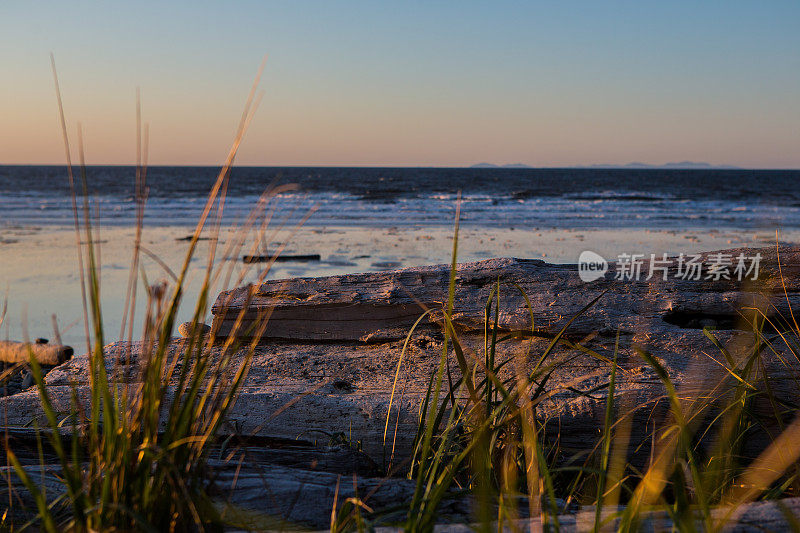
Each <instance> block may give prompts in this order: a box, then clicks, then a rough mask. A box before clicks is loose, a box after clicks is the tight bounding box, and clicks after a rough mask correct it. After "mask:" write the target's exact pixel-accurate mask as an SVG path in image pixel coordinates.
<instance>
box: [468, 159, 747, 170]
mask: <svg viewBox="0 0 800 533" xmlns="http://www.w3.org/2000/svg"><path fill="white" fill-rule="evenodd" d="M469 168H536V167H533V166H531V165H525V164H523V163H512V164H507V165H496V164H494V163H478V164H476V165H472V166H470V167H469ZM565 168H636V169H638V168H653V169H701V170H702V169H721V170H737V169H740V168H741V167H736V166H733V165H712V164H711V163H705V162H696V161H680V162H670V163H664V164H663V165H652V164H650V163H641V162H639V161H633V162H631V163H625V164H614V163H598V164H594V165H571V166H568V167H565Z"/></svg>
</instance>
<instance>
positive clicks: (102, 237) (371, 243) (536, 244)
mask: <svg viewBox="0 0 800 533" xmlns="http://www.w3.org/2000/svg"><path fill="white" fill-rule="evenodd" d="M192 231H193V228H188V227H174V226H172V227H146V228H145V230H144V235H143V245H144V246H145V247H146V248H147V249H148V250H149V251H150V252H152V253H153V254H155V255H156V256H158V258H159V259H160V260H161V261H163V262H164V263H165V264H166V265H167V266H169V268H171V269H172V270H173V271H179V270H180V268H181V265H182V263H183V259H184V257H185V255H186V251H187V250H188V247H189V243H188V242H187V241H185V240H180V239H182V238H184V237H186V236H188V235H190V234H191V233H192ZM134 234H135V232H134V229H133V228H130V227H127V228H120V227H102V228H98V231H97V232H96V234H95V236H94V237H95V240H96V241H97V244H98V245H99V247H98V250H99V254H100V264H101V295H102V305H103V319H104V324H105V335H106V338H105V342H112V341H115V340H118V338H119V335H120V323H121V320H122V315H123V306H124V299H125V292H126V287H127V283H128V276H129V271H130V264H131V256H132V251H133V241H134ZM268 234H269V232H268ZM236 235H237V231H236V230H234V229H233V228H223V229H222V232H221V234H220V246H219V247H218V256H217V258H216V261H215V264H217V265H219V264H220V263H221V262H222V261H223V258H222V257H221V255H222V252H223V250H224V249H225V247H226V245H227V244H228V243H230V242H231V240H233V239H234V238H235V237H236ZM255 239H256V236H255V235H252V234H251V235H250V236H249V237H248V239H247V244H246V246H245V247H244V248H243V249H242V251H241V252H239V253H238V254H236V257H235V258H234V260H235V264H236V266H235V269H234V278H233V279H236V276H237V275H238V274H239V273H240V272H244V277H243V279H244V282H250V281H255V280H257V279H258V277H259V276H260V275H261V274H262V273H263V269H264V266H265V265H264V264H259V263H255V264H251V265H244V264H242V262H241V255H242V254H247V253H251V251H253V248H252V245H253V243H254V242H255ZM780 239H781V241H782V242H800V231H792V232H786V233H781V235H780ZM268 240H269V241H270V243H269V247H268V251H269V252H273V251H274V250H275V249H277V246H278V245H279V244H280V243H284V242H286V243H287V245H286V248H285V250H284V252H283V253H284V254H319V255H320V260H319V261H309V262H291V261H290V262H283V263H276V264H275V265H274V266H273V267H272V269H271V271H270V272H269V273H268V274H267V279H279V278H289V277H298V276H324V275H333V274H345V273H353V272H368V271H377V270H388V269H394V268H401V267H406V266H417V265H424V264H435V263H446V262H449V261H450V256H451V252H452V228H448V227H431V228H415V227H397V228H391V227H389V228H364V227H331V226H327V227H321V226H306V227H303V228H300V229H298V230H297V231H296V232H295V231H294V229H292V230H290V231H281V232H278V233H277V234H275V235H269V239H268ZM208 244H209V241H201V242H200V243H199V245H200V246H199V248H198V251H197V253H196V255H195V258H194V259H193V261H192V262H191V264H190V267H189V271H188V272H189V281H188V284H187V289H186V296H185V298H184V302H185V304H184V305H183V307H182V309H181V312H180V315H179V320H181V321H183V320H188V319H189V318H190V317H191V315H192V312H193V306H194V303H195V299H196V296H197V292H198V290H199V287H200V284H201V283H202V279H203V275H204V272H205V268H206V266H207V262H208V260H207V251H208ZM774 244H775V233H774V230H773V231H770V230H764V231H758V232H752V231H750V232H731V231H714V230H711V231H708V230H704V231H692V230H685V231H673V230H669V231H666V230H665V231H651V230H644V229H642V230H630V229H615V230H583V229H581V230H570V229H551V228H514V229H512V228H506V229H496V228H490V229H483V228H477V227H462V229H461V232H460V238H459V261H462V262H463V261H475V260H480V259H486V258H489V257H520V258H536V259H544V260H546V261H549V262H554V263H574V262H576V261H577V258H578V255H579V254H580V253H581V252H582V251H584V250H592V251H594V252H597V253H599V254H600V255H602V256H604V257H606V258H607V259H615V258H616V257H617V256H618V255H619V254H622V253H643V254H650V253H656V254H659V255H660V254H662V253H668V254H673V253H679V252H684V253H693V252H698V251H704V250H717V249H724V248H734V247H740V246H770V245H774ZM255 251H256V253H259V254H260V253H264V250H263V248H262V249H255ZM142 266H143V271H144V272H145V274H146V276H147V279H148V280H149V281H150V282H151V283H152V282H155V281H157V280H160V279H166V280H169V276H168V274H166V273H165V271H164V269H163V268H162V267H161V266H160V265H159V264H158V263H157V262H156V261H154V260H153V259H151V258H150V257H147V256H143V257H142ZM139 279H140V282H139V291H138V297H137V298H138V301H139V302H140V304H141V303H142V302H144V301H145V293H144V290H143V288H142V283H141V276H140V278H139ZM0 282H1V283H2V286H0V291H2V293H4V294H5V295H7V301H8V312H7V315H6V317H5V321H4V322H3V324H2V327H1V328H0V338H3V339H12V340H24V339H26V338H30V339H33V338H36V337H48V338H51V339H53V338H56V335H55V332H54V328H53V321H52V318H51V317H52V315H53V314H55V315H56V317H57V322H58V328H59V334H60V336H61V339H62V341H63V342H65V343H67V344H72V345H73V346H75V348H76V351H78V352H80V351H82V350H83V349H84V348H85V346H86V344H85V343H86V341H85V335H84V326H83V308H82V304H81V291H80V278H79V275H78V266H77V252H76V239H75V234H74V230H72V229H70V228H63V227H49V226H42V227H16V228H2V229H0ZM224 288H226V287H223V284H222V283H217V285H216V286H215V287H214V288H213V290H212V294H213V295H216V294H217V293H218V292H219V291H220V290H222V289H224ZM141 316H142V309H141V306H140V309H139V310H138V311H137V317H141ZM140 327H141V326H140V322H139V321H138V320H137V322H136V324H135V328H134V338H136V337H138V336H139V334H140Z"/></svg>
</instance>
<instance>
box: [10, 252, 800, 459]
mask: <svg viewBox="0 0 800 533" xmlns="http://www.w3.org/2000/svg"><path fill="white" fill-rule="evenodd" d="M739 252H741V250H732V251H727V252H726V253H727V254H729V255H736V254H738V253H739ZM743 252H744V253H747V254H748V255H754V254H755V253H756V252H758V253H760V254H761V256H762V260H761V264H760V272H759V279H758V280H757V281H756V282H741V283H739V282H737V281H736V280H724V279H723V280H718V281H713V280H706V279H702V280H700V281H693V280H682V279H677V278H676V277H675V276H674V272H675V269H676V268H677V266H676V264H674V263H673V264H672V265H671V266H670V272H669V273H670V276H668V279H667V280H663V279H661V277H660V276H656V277H653V278H652V279H650V280H644V279H642V280H639V281H632V280H617V279H614V276H613V272H614V270H615V265H614V264H613V263H612V264H611V265H610V268H609V273H608V274H607V275H606V276H605V277H604V278H601V279H599V280H597V281H594V282H591V283H585V282H583V281H581V280H580V278H579V276H578V272H577V268H576V266H575V265H555V264H548V263H545V262H542V261H538V260H517V259H492V260H487V261H481V262H476V263H465V264H461V265H459V267H458V274H457V278H456V293H455V302H456V305H455V315H454V321H455V323H456V325H457V327H458V328H459V340H460V342H461V343H462V344H463V345H464V346H465V348H466V350H467V353H468V354H472V356H473V357H474V356H476V355H477V354H480V353H481V350H482V349H483V348H482V347H483V337H482V335H483V327H484V313H485V305H486V300H487V298H488V296H489V294H490V293H491V291H492V289H493V286H494V285H495V284H496V283H497V281H498V280H500V283H501V297H500V309H501V313H500V316H499V326H500V327H501V328H503V329H506V330H509V331H511V330H514V331H520V332H524V334H521V335H520V338H518V339H515V340H510V341H507V342H504V343H503V344H501V345H500V346H499V348H498V353H497V362H498V363H501V362H503V361H504V360H505V359H512V360H513V364H510V365H506V366H505V367H504V369H506V370H507V371H508V372H515V370H514V369H515V367H523V366H525V365H529V364H530V360H532V359H535V355H536V354H537V353H541V352H543V351H544V349H545V348H546V346H547V345H548V344H549V343H550V340H551V338H552V337H553V335H554V334H555V333H557V332H558V331H559V330H560V329H561V328H562V327H563V326H565V325H566V324H567V323H568V322H569V321H570V320H573V321H572V322H571V324H570V325H569V328H568V329H567V332H568V334H567V337H568V339H569V340H571V342H575V343H577V342H580V344H581V345H582V346H583V347H585V348H587V349H590V350H592V351H593V352H594V353H596V354H599V355H600V356H602V358H601V359H598V358H597V357H594V356H591V355H589V354H587V353H584V352H581V351H576V350H575V349H574V348H572V347H570V346H568V345H566V344H560V345H558V346H557V347H556V349H555V350H554V351H553V353H552V354H551V358H552V360H553V361H558V364H557V365H556V366H555V369H554V372H553V374H552V376H551V377H550V379H549V380H548V389H549V390H550V393H551V394H550V396H549V399H548V400H547V401H546V402H543V403H542V404H540V406H539V411H538V412H539V414H540V416H542V417H543V419H547V420H548V421H549V423H548V426H547V427H548V428H552V431H553V432H554V434H557V436H558V438H559V439H560V443H561V445H562V446H564V447H567V448H570V447H574V448H577V449H580V448H583V447H585V446H586V443H587V442H594V440H595V439H596V437H597V434H598V432H599V428H600V427H601V425H602V420H603V413H604V408H605V401H606V393H605V389H604V385H605V384H607V382H608V378H609V375H610V370H611V365H610V364H609V361H610V360H611V359H612V358H613V350H614V344H615V338H616V334H617V332H618V331H619V334H620V344H619V345H620V352H619V354H618V363H619V367H620V372H619V376H618V380H617V392H618V395H619V398H618V405H619V406H620V407H619V411H620V415H625V414H627V413H628V411H631V412H633V411H635V412H636V413H637V416H639V417H640V418H639V420H638V422H637V423H636V424H634V425H633V427H632V435H631V444H632V446H636V445H638V444H639V443H640V442H642V441H646V440H647V439H648V436H649V435H650V432H651V431H652V429H653V427H654V426H657V425H659V424H661V423H662V422H664V418H663V414H664V413H663V409H662V408H663V407H664V405H665V402H664V394H665V390H664V387H663V385H662V383H661V382H660V380H659V378H658V376H657V374H656V372H655V371H654V370H653V368H652V367H651V366H650V365H648V364H647V363H646V362H645V361H644V359H642V358H641V357H640V356H639V355H638V353H637V351H636V349H635V348H639V349H643V350H647V351H649V352H650V353H652V354H653V356H654V357H655V358H656V359H657V360H658V361H659V362H660V364H661V365H662V366H663V367H664V369H665V370H666V371H667V373H668V374H669V375H670V377H671V379H672V380H673V382H674V383H675V384H676V387H677V388H678V390H679V392H680V394H681V396H682V398H684V399H685V401H687V402H691V401H692V400H693V399H696V398H699V397H703V396H704V395H705V394H706V393H707V392H708V391H709V390H712V389H715V390H717V391H719V390H720V387H721V386H732V384H731V382H732V380H733V378H731V376H730V374H729V372H728V369H726V366H727V365H728V363H727V362H726V361H725V359H724V358H723V357H722V356H721V352H720V349H719V348H718V347H716V346H715V345H714V343H713V342H712V341H711V339H710V338H709V337H708V336H707V334H706V332H704V331H703V329H702V327H703V326H707V325H709V326H715V327H716V330H715V331H714V332H713V334H714V335H715V337H716V338H717V339H718V340H719V342H720V343H721V344H722V345H724V346H727V347H728V349H729V351H730V352H731V353H732V354H733V356H734V357H737V358H739V359H741V358H742V357H744V356H745V354H746V353H748V352H747V349H748V347H749V346H750V345H752V343H753V339H754V335H753V333H752V331H749V330H751V327H750V326H749V325H748V324H747V321H748V320H751V319H752V318H753V316H754V313H755V311H753V309H755V308H761V309H762V310H763V312H764V313H765V314H766V315H767V316H769V317H770V318H771V320H772V321H773V322H774V324H773V326H774V327H773V326H769V327H768V328H766V329H767V330H769V329H770V328H772V329H773V331H774V330H775V329H776V328H777V329H780V328H781V327H783V325H786V324H785V322H786V321H787V320H788V322H789V325H791V313H790V309H791V307H796V308H797V309H800V306H798V303H800V275H799V273H800V249H797V248H788V247H787V248H782V249H780V268H779V267H778V263H777V255H776V250H775V249H761V250H758V251H756V250H744V251H743ZM714 254H716V252H715V253H708V254H704V259H706V260H707V261H710V259H708V258H709V257H711V256H713V255H714ZM643 271H644V272H646V271H647V264H646V263H645V266H644V267H643ZM781 273H782V276H781ZM704 274H705V273H704ZM448 278H449V267H448V266H447V265H438V266H432V267H420V268H409V269H404V270H398V271H394V272H381V273H370V274H356V275H347V276H332V277H325V278H307V279H293V280H280V281H270V282H267V283H265V284H263V285H261V286H259V287H255V288H252V289H248V288H241V289H235V290H233V291H229V292H223V293H221V294H220V295H219V297H218V299H217V302H216V304H215V305H214V308H213V309H214V313H215V315H214V325H213V326H212V331H216V335H217V338H218V339H219V338H220V337H222V336H224V335H232V334H234V333H235V332H233V331H232V327H233V323H234V321H235V318H234V317H236V316H238V315H239V313H242V316H243V317H244V318H245V319H248V320H251V321H252V322H251V323H249V324H248V323H247V320H244V322H243V326H242V328H241V331H243V334H245V335H246V333H247V329H248V328H254V327H255V326H256V325H257V322H256V321H257V319H258V318H259V317H261V316H268V317H269V322H268V323H267V325H266V330H265V336H264V339H263V342H262V343H261V344H260V345H259V347H258V348H257V350H256V353H255V356H254V360H253V363H252V368H251V370H250V372H249V375H248V378H247V382H246V384H245V386H244V387H243V389H242V391H241V394H240V396H239V400H238V401H237V404H236V406H235V408H234V409H233V411H232V413H231V415H230V419H229V426H228V427H229V430H230V431H234V432H237V433H242V434H250V433H253V434H256V435H260V436H264V437H272V438H287V439H300V440H304V441H308V442H313V441H319V440H320V437H319V436H320V435H322V434H329V435H331V434H338V433H343V434H346V435H348V438H352V440H353V441H357V442H360V443H361V446H362V447H363V449H364V451H365V452H367V454H368V455H370V456H371V457H372V458H373V459H374V460H376V461H378V462H381V461H384V460H386V458H387V457H389V456H390V455H391V454H392V450H393V451H394V456H395V459H396V460H400V459H402V458H403V457H406V456H407V454H408V453H409V451H410V446H411V444H412V441H413V438H414V432H415V428H416V426H417V412H418V408H419V406H420V404H421V402H422V400H423V397H424V395H425V391H426V389H427V384H428V380H429V378H430V376H431V374H432V373H434V372H435V371H436V369H437V367H438V362H439V356H440V354H441V347H442V336H441V328H440V326H439V325H438V324H437V320H438V318H437V313H438V316H439V317H440V316H441V311H440V310H441V308H442V305H443V303H444V302H445V301H446V298H447V281H448ZM521 291H524V292H525V293H526V294H527V298H528V301H529V302H530V309H528V305H527V302H526V300H525V298H524V297H523V296H522V292H521ZM597 298H599V299H597ZM595 299H597V302H596V303H595V304H594V305H593V306H591V307H589V308H588V309H587V310H586V311H585V312H584V313H583V314H580V315H579V312H580V311H581V309H582V308H583V307H584V306H586V305H587V304H589V303H590V302H592V301H593V300H595ZM425 308H428V309H433V310H434V312H432V313H430V315H429V316H428V317H426V319H424V320H423V321H422V322H421V323H420V325H419V327H418V328H417V330H416V331H415V332H414V334H413V335H412V336H411V338H410V341H409V343H408V347H407V353H406V355H405V359H404V361H403V364H402V365H401V367H400V378H399V381H398V386H397V393H398V394H397V397H396V398H395V399H394V403H393V407H392V415H391V417H392V418H391V422H392V423H391V425H390V427H392V428H393V431H391V432H390V433H389V434H388V435H387V437H386V439H385V440H384V428H385V423H386V417H387V413H388V410H389V409H388V408H389V400H390V396H391V391H392V385H393V381H394V377H395V372H396V370H397V368H398V360H399V358H400V354H401V351H402V348H403V344H404V341H405V337H406V335H407V334H408V333H409V330H410V327H411V325H412V324H413V323H414V321H415V320H417V318H419V316H420V314H421V313H422V310H423V309H425ZM531 312H532V315H533V319H534V324H533V328H531ZM576 315H578V316H577V318H575V317H576ZM781 317H783V318H781ZM778 322H780V323H778ZM782 324H783V325H782ZM526 330H527V332H526ZM769 336H770V338H771V339H772V340H771V342H772V348H771V349H770V350H764V351H763V354H762V358H763V361H762V362H763V364H761V365H759V366H758V368H756V375H754V376H751V379H752V381H753V383H755V384H758V383H759V382H763V380H764V378H765V376H766V377H768V379H769V385H770V390H771V391H772V392H773V393H774V394H775V395H776V396H777V397H778V398H780V399H781V400H782V401H786V402H796V400H797V398H798V389H797V387H798V385H797V384H798V380H797V379H796V378H797V377H798V365H797V359H796V358H795V356H794V355H793V353H792V350H791V349H790V348H789V347H788V346H787V344H786V342H784V340H783V339H782V338H781V337H780V336H779V335H776V334H774V333H773V334H770V335H769ZM181 346H182V343H181V341H176V342H175V343H173V345H172V346H171V349H172V350H180V349H181ZM131 349H132V352H133V354H134V359H135V354H136V353H137V351H138V350H139V349H140V346H138V345H136V344H134V345H133V346H132V347H131ZM222 349H223V348H222V347H221V345H220V343H217V344H215V345H214V346H212V347H211V348H210V350H211V352H212V353H218V352H220V351H221V350H222ZM126 353H127V348H126V346H125V345H123V344H122V343H116V344H112V345H109V346H108V347H106V355H107V364H108V367H109V370H114V369H116V368H117V361H118V360H120V359H124V358H125V357H124V356H125V354H126ZM523 354H529V357H528V360H523V358H521V356H522V355H523ZM449 364H450V368H451V370H452V371H453V372H457V371H458V365H457V362H456V360H455V358H454V356H453V354H450V361H449ZM135 374H136V373H135V372H134V371H132V370H126V372H125V373H124V375H125V376H127V377H125V378H124V379H133V378H132V377H131V376H135ZM120 379H123V378H122V377H120ZM46 382H47V384H48V386H49V390H50V395H51V398H53V401H54V402H55V403H56V404H57V405H58V406H60V407H61V408H62V409H63V410H68V409H69V406H70V394H71V386H72V385H71V383H76V384H77V386H78V395H79V397H80V396H83V395H86V394H88V389H87V387H88V361H87V358H86V357H85V356H81V357H76V358H74V359H73V360H72V361H70V362H68V363H67V364H64V365H62V366H60V367H58V368H56V369H54V370H53V371H51V372H50V373H49V374H48V376H47V378H46ZM575 390H584V391H591V392H587V393H585V394H575V392H574V391H575ZM36 394H37V393H36V391H29V392H25V393H21V394H17V395H14V396H10V397H7V398H4V399H2V400H0V401H2V402H4V403H6V405H7V406H8V409H3V410H2V411H3V412H7V415H3V416H7V417H8V418H7V423H8V424H17V425H23V424H26V423H29V422H30V420H31V419H32V418H33V417H35V416H39V415H40V414H41V410H40V409H39V406H38V399H37V397H36ZM720 394H721V393H720ZM87 397H88V396H87ZM82 403H83V402H82ZM287 405H289V406H290V407H288V408H287ZM395 428H396V429H395ZM322 432H324V433H322ZM587 439H588V440H587ZM750 442H751V444H752V445H753V446H756V445H757V444H758V439H751V440H750ZM761 444H763V442H762V443H761Z"/></svg>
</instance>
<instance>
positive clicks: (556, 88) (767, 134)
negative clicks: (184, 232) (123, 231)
mask: <svg viewBox="0 0 800 533" xmlns="http://www.w3.org/2000/svg"><path fill="white" fill-rule="evenodd" d="M798 22H800V2H798V1H796V0H792V1H781V0H771V1H769V2H764V1H747V2H744V1H737V0H718V1H712V0H709V1H703V2H697V1H694V0H692V1H684V0H671V1H660V2H652V1H647V0H638V1H630V2H615V1H603V2H597V1H585V2H581V1H577V0H575V1H563V2H553V1H551V0H548V1H540V2H535V1H528V2H522V1H520V2H515V1H493V2H472V1H468V0H461V1H446V0H437V1H434V2H430V1H427V2H416V1H406V2H399V1H397V2H390V1H385V2H384V1H374V0H372V1H362V2H356V1H346V0H341V1H330V0H327V1H306V0H294V1H291V2H290V1H284V2H272V1H252V2H248V1H238V2H237V1H231V2H206V1H202V0H201V1H197V0H195V1H182V0H180V1H179V0H173V1H170V2H151V1H148V0H137V1H136V2H117V1H105V2H89V1H81V0H75V1H72V2H50V1H45V0H43V1H37V2H11V1H2V0H0V164H61V163H63V161H64V154H63V144H62V140H61V134H60V128H59V123H58V111H57V106H56V98H55V91H54V88H53V80H52V74H51V71H50V59H49V54H50V53H51V52H52V53H53V54H54V55H55V58H56V63H57V67H58V73H59V78H60V83H61V90H62V95H63V99H64V107H65V112H66V116H67V122H68V127H69V131H70V134H71V135H73V137H74V132H75V131H76V129H77V127H78V124H79V123H80V125H81V127H82V128H83V131H84V139H85V146H86V157H87V162H88V163H94V164H129V163H132V162H134V161H135V150H136V149H135V147H136V143H135V138H136V137H135V134H136V133H135V132H136V129H135V94H136V88H137V87H138V88H140V90H141V94H142V109H143V117H144V120H145V121H146V122H147V124H148V126H149V130H150V144H149V162H150V164H178V165H217V164H220V163H221V162H222V161H224V158H225V155H226V153H227V151H228V148H229V146H230V144H231V141H232V140H233V137H234V134H235V131H236V126H237V124H238V121H239V118H240V116H241V112H242V107H243V104H244V102H245V99H246V97H247V94H248V92H249V90H250V85H251V83H252V80H253V78H254V76H255V73H256V71H257V70H258V66H259V64H260V63H261V60H262V57H263V56H264V55H265V54H266V55H267V56H268V59H267V64H266V68H265V72H264V76H263V79H262V84H261V87H262V89H263V91H264V96H263V100H262V102H261V105H260V107H259V109H258V111H257V114H256V117H255V119H254V121H253V123H252V125H251V128H250V130H249V131H248V134H247V137H246V139H245V142H244V144H243V146H242V149H241V151H240V154H239V157H238V159H237V163H238V164H243V165H343V166H347V165H368V166H464V165H471V164H474V163H479V162H484V161H487V162H492V163H497V164H507V163H525V164H529V165H533V166H543V167H547V166H572V165H588V164H595V163H627V162H630V161H641V162H646V163H654V164H661V163H665V162H669V161H684V160H689V161H706V162H710V163H712V164H729V165H737V166H742V167H748V168H800V31H797V27H798Z"/></svg>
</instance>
